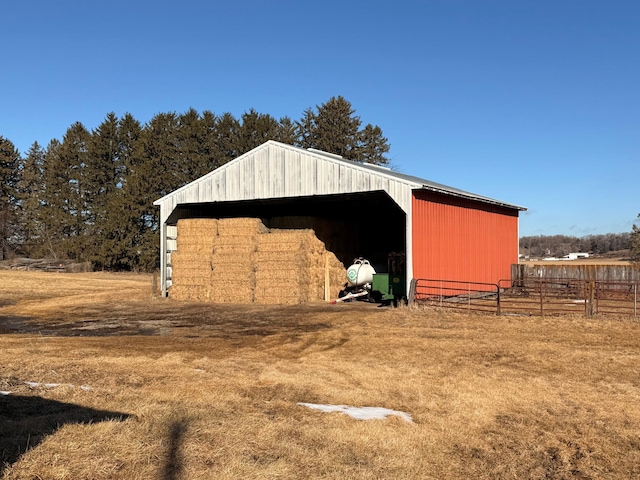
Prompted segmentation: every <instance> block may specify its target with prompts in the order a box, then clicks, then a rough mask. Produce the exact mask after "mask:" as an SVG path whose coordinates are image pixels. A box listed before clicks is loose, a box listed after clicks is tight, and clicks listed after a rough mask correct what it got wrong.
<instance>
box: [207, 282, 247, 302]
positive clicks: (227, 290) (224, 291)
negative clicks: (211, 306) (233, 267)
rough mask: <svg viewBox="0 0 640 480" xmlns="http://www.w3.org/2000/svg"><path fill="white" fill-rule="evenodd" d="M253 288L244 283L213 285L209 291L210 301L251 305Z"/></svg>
mask: <svg viewBox="0 0 640 480" xmlns="http://www.w3.org/2000/svg"><path fill="white" fill-rule="evenodd" d="M253 298H254V288H253V286H252V285H247V284H245V283H227V284H224V285H215V286H214V287H213V288H212V289H211V299H212V300H213V301H214V302H218V303H252V302H253Z"/></svg>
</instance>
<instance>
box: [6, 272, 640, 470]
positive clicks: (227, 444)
mask: <svg viewBox="0 0 640 480" xmlns="http://www.w3.org/2000/svg"><path fill="white" fill-rule="evenodd" d="M151 290H152V289H151V277H148V276H141V275H109V274H100V273H94V274H55V273H32V272H15V271H0V390H1V391H3V392H5V393H6V392H11V393H9V394H8V395H6V394H4V393H3V394H0V475H2V476H3V478H6V479H74V480H75V479H161V480H172V479H236V478H252V479H253V478H256V479H275V478H278V479H290V478H326V479H349V478H354V479H355V478H357V479H382V478H385V479H414V478H415V479H430V478H433V479H525V478H526V479H600V478H605V479H633V478H640V325H639V324H638V323H634V322H629V321H612V320H588V319H583V318H579V317H556V318H544V319H541V318H536V317H529V318H517V317H494V316H464V315H457V314H445V313H438V312H434V311H428V310H411V309H408V308H400V309H395V310H394V309H391V308H377V307H375V306H373V305H369V304H363V303H355V304H338V305H327V304H314V305H304V306H295V305H294V306H281V307H278V306H261V305H250V306H238V305H215V304H197V303H189V302H178V301H175V300H170V299H167V300H165V299H160V298H156V297H153V296H152V295H151ZM25 382H36V383H30V384H28V383H25ZM298 402H310V403H322V404H335V405H341V404H344V405H353V406H379V407H386V408H391V409H394V410H400V411H403V412H407V413H409V414H410V415H411V416H412V418H413V423H409V422H406V421H405V420H403V419H401V418H399V417H387V419H385V420H367V421H364V420H355V419H353V418H351V417H349V416H346V415H344V414H341V413H323V412H319V411H315V410H310V409H308V408H306V407H303V406H300V405H298V404H297V403H298Z"/></svg>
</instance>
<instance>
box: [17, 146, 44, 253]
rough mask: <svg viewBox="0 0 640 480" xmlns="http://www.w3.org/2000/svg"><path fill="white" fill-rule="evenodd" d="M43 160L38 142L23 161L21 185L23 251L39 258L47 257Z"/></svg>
mask: <svg viewBox="0 0 640 480" xmlns="http://www.w3.org/2000/svg"><path fill="white" fill-rule="evenodd" d="M44 157H45V151H44V149H43V148H42V146H41V145H40V144H39V143H38V142H34V143H33V144H32V145H31V147H30V148H29V151H28V152H27V156H26V157H25V158H24V159H22V161H21V166H20V180H19V182H18V205H19V208H18V226H19V231H20V242H21V248H22V251H23V253H24V254H25V255H27V256H28V257H32V258H39V257H42V256H44V254H45V251H44V249H43V244H42V241H43V231H42V219H41V213H42V212H41V206H42V205H41V202H42V197H43V193H44V180H43V168H44Z"/></svg>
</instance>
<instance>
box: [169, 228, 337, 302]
mask: <svg viewBox="0 0 640 480" xmlns="http://www.w3.org/2000/svg"><path fill="white" fill-rule="evenodd" d="M171 264H172V270H173V271H172V281H173V284H172V287H171V296H172V297H174V298H177V299H180V300H197V301H213V302H216V303H253V302H255V303H263V304H292V303H304V302H313V301H322V300H324V293H325V282H326V279H327V278H328V283H329V287H330V296H331V298H336V297H337V296H338V291H339V290H340V289H341V288H342V286H343V284H344V279H345V268H344V266H343V265H342V263H341V262H340V261H339V260H338V259H337V258H336V256H335V255H334V254H333V253H331V252H329V251H327V249H326V248H325V245H324V243H323V242H321V241H320V240H318V238H317V237H316V234H315V232H314V231H313V230H311V229H299V230H269V229H267V228H266V227H265V226H264V224H263V223H262V221H261V220H260V219H257V218H226V219H219V220H215V219H186V220H180V221H179V222H178V250H177V251H176V252H173V253H172V255H171Z"/></svg>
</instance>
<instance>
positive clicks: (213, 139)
mask: <svg viewBox="0 0 640 480" xmlns="http://www.w3.org/2000/svg"><path fill="white" fill-rule="evenodd" d="M267 140H277V141H280V142H283V143H287V144H290V145H295V146H298V147H302V148H317V149H320V150H324V151H328V152H331V153H336V154H339V155H342V156H343V157H344V158H345V159H347V160H352V161H357V162H369V163H375V164H381V165H386V164H388V162H389V160H388V158H387V156H386V154H387V153H388V152H389V144H388V141H387V139H386V138H385V137H384V136H383V134H382V130H381V129H380V127H378V126H377V125H375V126H374V125H371V124H367V125H365V126H364V127H363V126H362V122H361V120H360V117H358V116H357V115H356V113H355V110H354V109H353V107H352V106H351V103H350V102H348V101H347V100H345V99H344V98H343V97H333V98H331V99H330V100H328V101H327V102H325V103H323V104H321V105H319V106H318V105H317V106H316V107H315V108H308V109H307V110H305V111H304V113H303V115H302V117H301V118H300V119H299V120H295V121H294V120H292V119H291V118H289V117H282V118H280V119H276V118H274V117H273V116H271V115H269V114H263V113H258V112H257V111H255V110H254V109H251V110H249V111H248V112H245V113H244V114H243V115H242V116H241V117H240V118H235V117H234V116H233V115H232V114H230V113H223V114H221V115H216V114H214V113H212V112H211V111H204V112H202V113H199V112H197V111H196V110H194V109H189V110H188V111H187V112H184V113H181V114H177V113H175V112H168V113H158V114H156V115H155V116H154V117H153V118H152V119H151V120H150V121H149V122H147V123H146V124H144V125H143V124H141V123H140V122H139V121H138V120H136V119H135V118H134V117H133V116H132V115H131V114H128V113H127V114H125V115H123V116H122V117H120V118H118V117H117V116H116V115H115V114H114V113H109V114H107V115H106V117H105V119H104V121H103V122H102V123H101V124H100V125H99V126H98V127H97V128H95V129H94V130H92V131H89V130H88V129H87V128H86V127H85V126H84V125H83V124H82V123H80V122H76V123H74V124H73V125H71V126H70V127H69V128H68V129H67V131H66V133H65V134H64V136H63V137H62V140H58V139H53V140H51V141H49V143H48V144H47V145H46V147H45V146H43V145H41V144H40V143H38V142H37V141H36V142H34V143H33V144H32V145H31V147H30V148H29V150H28V151H27V152H26V153H25V154H24V155H23V154H21V153H20V152H18V150H17V149H16V148H15V146H14V144H13V143H12V142H11V141H10V140H9V139H6V138H4V137H2V136H0V182H1V184H0V260H3V259H5V258H7V257H8V256H10V255H13V256H26V257H31V258H51V259H71V260H75V261H78V262H91V263H92V265H93V266H94V268H95V269H105V270H113V271H122V270H127V271H148V270H152V269H154V268H156V267H157V266H158V263H159V248H158V245H159V234H158V232H159V218H158V217H159V211H158V209H157V207H154V205H153V201H154V200H156V199H158V198H160V197H162V196H164V195H166V194H168V193H170V192H172V191H173V190H176V189H177V188H179V187H181V186H183V185H185V184H187V183H189V182H191V181H193V180H195V179H197V178H199V177H200V176H202V175H204V174H206V173H208V172H210V171H212V170H214V169H215V168H217V167H220V166H221V165H224V164H225V163H227V162H229V161H231V160H233V159H234V158H236V157H238V156H240V155H242V154H244V153H246V152H248V151H249V150H251V149H253V148H255V147H257V146H259V145H261V144H262V143H264V142H266V141H267Z"/></svg>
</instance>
